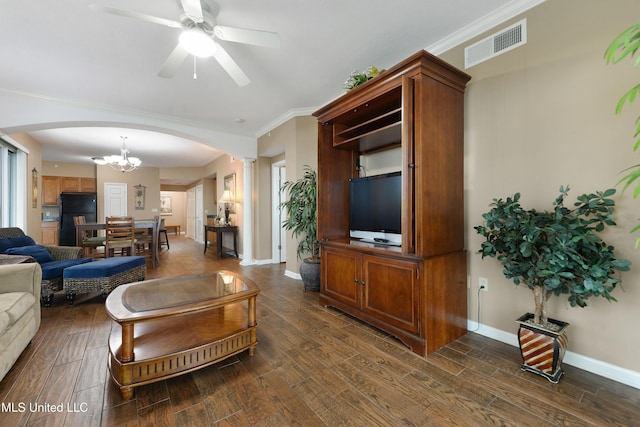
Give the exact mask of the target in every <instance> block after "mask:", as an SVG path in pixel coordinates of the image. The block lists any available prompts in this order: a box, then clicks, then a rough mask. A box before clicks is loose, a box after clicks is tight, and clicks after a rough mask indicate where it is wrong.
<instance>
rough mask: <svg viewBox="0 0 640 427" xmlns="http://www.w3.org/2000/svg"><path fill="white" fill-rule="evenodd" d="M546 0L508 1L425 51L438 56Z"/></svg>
mask: <svg viewBox="0 0 640 427" xmlns="http://www.w3.org/2000/svg"><path fill="white" fill-rule="evenodd" d="M545 1H546V0H517V1H510V2H508V3H507V4H505V5H504V6H502V7H500V8H498V9H496V10H494V11H492V12H491V13H489V14H488V15H485V16H483V17H482V18H480V19H477V20H475V21H474V22H472V23H471V24H469V25H467V26H465V27H462V28H461V29H460V30H458V31H456V32H454V33H452V34H450V35H448V36H447V37H445V38H444V39H442V40H440V41H437V42H435V43H433V44H431V45H430V46H427V47H426V48H425V50H426V51H427V52H429V53H431V54H433V55H436V56H437V55H440V54H442V53H444V52H446V51H448V50H450V49H453V48H454V47H456V46H459V45H461V44H462V43H465V42H467V41H469V40H471V39H472V38H474V37H476V36H478V35H480V34H482V33H484V32H485V31H488V30H490V29H492V28H493V27H495V26H497V25H500V24H502V23H503V22H505V21H508V20H509V19H511V18H514V17H516V16H518V15H520V14H521V13H523V12H526V11H527V10H529V9H533V8H534V7H536V6H538V5H540V4H542V3H544V2H545Z"/></svg>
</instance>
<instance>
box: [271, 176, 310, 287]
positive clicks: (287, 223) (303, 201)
mask: <svg viewBox="0 0 640 427" xmlns="http://www.w3.org/2000/svg"><path fill="white" fill-rule="evenodd" d="M317 188H318V186H317V173H316V171H315V170H313V169H311V167H309V166H308V165H305V167H304V174H303V176H302V178H300V179H299V180H297V181H295V182H293V181H287V182H285V183H284V184H283V185H282V188H281V191H287V192H288V193H289V199H288V200H287V201H285V202H283V203H282V204H281V207H284V208H285V209H286V211H287V217H286V219H285V220H284V221H283V223H282V225H283V227H284V228H285V229H286V230H289V231H292V232H293V237H295V238H298V239H299V240H298V248H297V251H296V254H297V256H298V259H301V260H302V264H301V265H300V276H302V282H303V283H304V290H305V291H307V290H312V291H318V290H320V246H319V244H318V239H317V237H316V236H317V234H316V229H317V224H318V213H317V209H316V206H317ZM306 254H308V255H310V256H309V257H306V258H303V256H304V255H306Z"/></svg>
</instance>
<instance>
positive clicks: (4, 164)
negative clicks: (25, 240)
mask: <svg viewBox="0 0 640 427" xmlns="http://www.w3.org/2000/svg"><path fill="white" fill-rule="evenodd" d="M26 170H27V153H26V152H25V151H23V150H21V149H20V148H18V147H16V146H15V145H13V144H10V143H8V142H7V141H6V140H4V139H2V138H0V226H2V227H20V228H22V229H23V230H25V232H26V231H27V230H26V222H27V212H26V198H27V191H26V190H27V175H26ZM20 178H22V179H20Z"/></svg>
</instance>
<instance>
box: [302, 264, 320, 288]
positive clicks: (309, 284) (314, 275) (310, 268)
mask: <svg viewBox="0 0 640 427" xmlns="http://www.w3.org/2000/svg"><path fill="white" fill-rule="evenodd" d="M300 276H301V277H302V283H303V284H304V290H305V292H306V291H314V292H318V291H319V290H320V260H319V259H318V260H315V259H310V258H306V259H304V260H303V261H302V264H300Z"/></svg>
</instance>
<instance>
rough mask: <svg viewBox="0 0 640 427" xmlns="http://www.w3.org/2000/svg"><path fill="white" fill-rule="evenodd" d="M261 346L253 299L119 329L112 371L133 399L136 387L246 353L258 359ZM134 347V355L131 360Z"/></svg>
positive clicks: (111, 356)
mask: <svg viewBox="0 0 640 427" xmlns="http://www.w3.org/2000/svg"><path fill="white" fill-rule="evenodd" d="M251 312H253V313H252V315H249V313H251ZM134 329H135V330H134ZM123 334H124V335H125V337H124V341H123ZM256 344H257V338H256V322H255V297H254V298H251V299H249V301H248V303H235V304H230V305H226V306H224V307H219V308H216V309H211V310H207V311H200V312H196V313H189V314H181V315H175V316H170V317H165V318H161V319H156V320H151V321H147V322H141V323H135V326H134V324H133V323H123V324H122V327H114V328H113V329H112V332H111V337H110V339H109V371H110V373H111V378H112V379H113V381H114V382H115V383H116V384H117V385H118V387H119V388H120V391H121V392H122V396H123V398H124V399H125V400H129V399H131V398H132V397H133V391H134V387H138V386H141V385H145V384H150V383H153V382H156V381H162V380H165V379H167V378H171V377H175V376H178V375H182V374H185V373H188V372H192V371H195V370H197V369H200V368H203V367H205V366H208V365H212V364H214V363H217V362H219V361H221V360H224V359H226V358H228V357H230V356H233V355H235V354H238V353H241V352H242V351H244V350H249V354H250V355H251V356H253V353H254V350H255V346H256ZM129 345H132V347H133V348H132V350H133V354H131V356H130V357H127V356H126V354H127V353H129V349H128V348H127V347H128V346H129ZM123 353H124V354H125V356H124V357H123ZM127 359H131V360H127Z"/></svg>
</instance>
